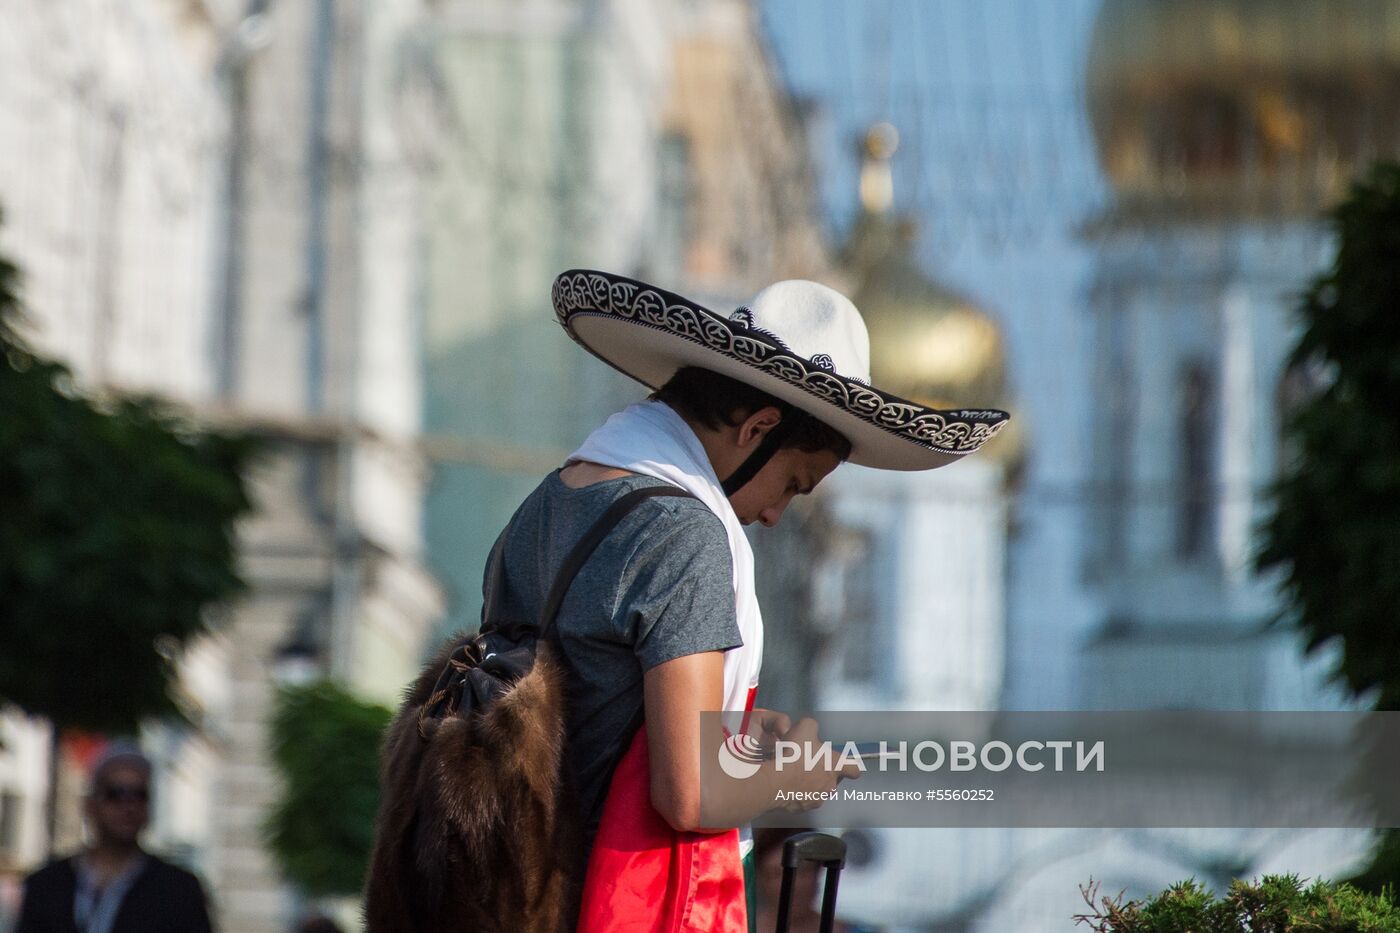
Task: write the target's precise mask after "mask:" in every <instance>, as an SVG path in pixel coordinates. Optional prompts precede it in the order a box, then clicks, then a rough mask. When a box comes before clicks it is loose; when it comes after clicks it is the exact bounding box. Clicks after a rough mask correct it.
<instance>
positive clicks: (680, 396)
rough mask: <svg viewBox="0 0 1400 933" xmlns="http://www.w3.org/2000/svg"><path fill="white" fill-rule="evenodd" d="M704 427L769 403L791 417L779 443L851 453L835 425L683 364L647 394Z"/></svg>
mask: <svg viewBox="0 0 1400 933" xmlns="http://www.w3.org/2000/svg"><path fill="white" fill-rule="evenodd" d="M649 397H650V398H652V399H654V400H655V401H658V402H665V403H666V404H667V405H670V406H671V407H672V408H674V409H675V410H676V411H678V412H680V413H681V414H682V415H685V416H686V417H688V418H691V419H692V420H694V421H698V422H700V423H701V424H703V425H704V426H705V427H707V428H712V429H717V428H719V427H721V426H722V425H727V426H729V427H731V428H732V427H735V426H737V425H739V424H741V423H743V420H744V419H745V418H747V417H748V416H749V415H751V414H753V413H754V412H756V411H758V410H759V409H760V408H767V407H768V406H770V405H771V406H773V407H775V408H777V409H778V410H779V411H781V412H782V413H783V420H785V421H787V420H788V419H791V422H790V423H791V424H792V430H791V433H789V434H788V436H787V438H786V439H784V441H783V447H784V448H787V447H796V448H797V449H798V450H804V451H807V452H809V453H810V452H813V451H818V450H829V451H831V452H832V453H834V454H836V456H837V457H839V458H840V459H842V460H845V459H846V458H847V457H849V456H850V455H851V442H850V441H848V440H846V438H845V437H844V436H843V435H842V434H841V432H839V431H837V430H836V429H835V428H833V427H831V426H830V425H828V424H826V423H825V422H822V421H819V420H818V419H816V418H815V417H813V416H812V415H809V414H807V413H806V412H805V411H803V410H802V409H800V408H795V407H793V406H792V405H789V404H788V403H787V402H784V401H782V400H781V399H777V398H774V397H773V396H771V395H769V394H768V393H767V392H764V391H763V390H762V389H756V388H754V387H753V386H751V385H748V384H747V383H743V382H740V381H739V380H737V379H731V378H729V377H728V376H722V375H720V374H719V373H717V372H712V371H711V370H708V369H701V368H700V367H698V366H683V367H681V368H680V369H678V370H676V374H675V375H674V376H672V377H671V378H670V379H668V380H667V381H666V384H665V385H664V386H662V387H661V388H659V389H657V390H656V391H655V392H653V393H651V395H650V396H649Z"/></svg>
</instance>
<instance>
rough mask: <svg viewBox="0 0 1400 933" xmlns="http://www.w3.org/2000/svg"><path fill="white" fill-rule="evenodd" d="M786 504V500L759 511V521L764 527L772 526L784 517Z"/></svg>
mask: <svg viewBox="0 0 1400 933" xmlns="http://www.w3.org/2000/svg"><path fill="white" fill-rule="evenodd" d="M786 506H787V503H786V502H781V503H779V504H778V505H770V506H768V508H766V509H764V510H763V511H761V512H759V513H758V523H759V524H760V525H762V526H763V527H764V528H772V527H773V526H774V525H776V524H778V519H780V518H782V517H783V509H784V508H785V507H786Z"/></svg>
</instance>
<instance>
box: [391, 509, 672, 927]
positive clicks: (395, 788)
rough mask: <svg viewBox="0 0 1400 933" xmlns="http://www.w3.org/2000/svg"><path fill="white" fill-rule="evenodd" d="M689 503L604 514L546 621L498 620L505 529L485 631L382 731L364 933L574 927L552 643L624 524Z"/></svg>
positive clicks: (438, 660)
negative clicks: (573, 595) (562, 616)
mask: <svg viewBox="0 0 1400 933" xmlns="http://www.w3.org/2000/svg"><path fill="white" fill-rule="evenodd" d="M688 495H689V493H687V492H685V491H683V490H680V489H677V488H675V487H672V486H648V487H645V488H643V489H638V490H634V491H632V492H630V493H628V494H627V495H625V496H623V497H622V498H620V499H618V500H617V501H616V502H614V503H613V504H612V505H611V506H609V507H608V509H607V510H606V511H605V512H604V513H603V515H602V516H601V517H600V518H599V519H598V520H597V522H595V523H594V524H593V526H592V527H590V528H589V529H588V531H587V532H585V533H584V535H583V537H582V538H581V539H580V540H579V541H578V543H577V544H576V545H575V546H574V547H573V549H572V550H571V551H570V552H569V555H568V557H567V558H566V559H565V561H564V564H563V566H562V567H561V568H560V570H559V572H558V574H557V575H556V576H555V578H554V581H553V583H552V585H551V586H550V589H549V593H548V597H547V598H546V600H545V604H544V609H543V611H542V613H541V618H540V619H539V620H529V619H511V618H503V617H501V615H500V613H499V611H498V609H499V606H500V603H501V601H502V600H501V598H500V597H501V594H502V593H503V591H504V582H505V571H504V567H503V566H502V564H503V557H502V554H503V552H504V550H505V549H504V546H503V545H504V539H505V535H506V533H504V532H503V533H502V537H501V540H500V541H498V542H497V546H496V547H495V548H493V549H492V557H491V566H490V568H489V569H488V574H487V577H488V584H487V587H486V594H485V605H484V607H483V610H482V620H483V621H482V625H481V629H480V631H479V632H478V633H477V634H475V635H465V636H459V637H456V638H454V639H452V640H451V641H449V642H448V643H447V644H445V645H444V646H443V647H442V649H440V650H439V651H438V653H437V656H436V657H435V658H434V659H433V660H432V661H430V662H429V663H428V665H427V666H426V667H425V668H424V669H423V672H422V674H421V675H420V676H419V677H418V679H417V681H416V682H415V683H414V684H413V685H412V687H411V688H410V689H409V691H408V693H407V695H406V696H405V698H404V701H403V703H402V705H401V706H400V708H399V711H398V713H397V715H396V716H395V719H394V722H393V723H392V724H391V725H390V727H389V729H388V731H387V733H386V734H385V740H384V745H383V748H382V751H381V772H380V774H381V778H380V787H381V798H380V804H379V813H378V816H377V817H376V820H375V838H374V846H373V850H372V852H371V857H370V868H369V875H368V879H367V882H366V888H365V924H366V927H365V928H366V931H367V933H447V931H452V933H457V931H468V930H470V931H483V933H495V931H501V933H505V931H522V933H536V931H539V933H556V931H560V930H565V929H569V928H571V927H572V925H573V922H574V919H575V917H576V916H577V912H578V898H579V892H580V888H581V883H582V876H583V869H584V866H583V865H582V864H580V861H581V859H580V854H581V848H582V845H581V843H582V839H583V833H582V829H581V819H580V814H579V812H578V808H577V805H576V802H575V800H574V798H573V795H572V793H571V791H570V788H569V787H568V782H567V781H566V780H565V779H564V775H563V770H564V769H563V760H564V728H565V703H564V697H565V678H564V667H563V664H562V662H561V661H560V659H559V657H558V653H557V649H556V648H555V645H554V644H553V642H552V641H551V640H550V637H549V636H550V635H551V634H552V629H553V625H554V622H555V619H556V617H557V615H558V613H559V607H560V606H561V605H562V604H563V602H564V597H565V596H566V595H567V594H568V591H569V586H570V584H572V583H573V580H574V577H575V576H576V575H577V574H578V571H579V570H580V568H582V566H583V565H584V563H586V562H587V560H588V558H589V556H591V555H592V553H593V551H594V550H595V549H596V548H597V546H598V544H599V543H600V542H601V541H602V540H603V538H605V537H606V536H607V535H608V533H609V532H610V531H611V530H612V529H613V528H614V527H615V526H616V525H617V523H618V522H619V521H621V520H622V518H623V517H624V516H625V515H627V513H629V512H631V511H632V509H633V508H635V507H636V506H637V505H639V504H640V503H641V502H642V501H644V500H646V499H651V498H655V497H657V496H688ZM508 531H509V529H507V532H508Z"/></svg>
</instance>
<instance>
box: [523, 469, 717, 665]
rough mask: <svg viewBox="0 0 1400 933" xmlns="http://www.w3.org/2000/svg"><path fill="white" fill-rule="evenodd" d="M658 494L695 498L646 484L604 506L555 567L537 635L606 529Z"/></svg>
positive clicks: (544, 629) (549, 624)
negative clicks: (557, 569) (604, 509)
mask: <svg viewBox="0 0 1400 933" xmlns="http://www.w3.org/2000/svg"><path fill="white" fill-rule="evenodd" d="M658 496H678V497H682V498H686V499H693V498H695V497H694V496H693V495H691V494H690V493H688V492H686V491H685V490H684V489H680V488H677V487H675V486H671V485H666V486H646V487H644V488H642V489H634V490H632V491H631V492H629V493H628V494H627V495H625V496H623V497H622V498H621V499H618V500H617V501H616V502H614V503H613V504H612V505H610V506H608V510H607V511H606V512H604V513H603V514H602V515H601V516H600V517H599V518H598V520H597V521H596V522H594V523H593V527H591V528H589V529H588V530H587V531H586V532H584V534H583V537H582V538H580V539H579V542H578V544H575V545H574V549H573V550H572V551H570V552H569V556H568V557H567V558H565V559H564V565H563V566H562V567H560V568H559V573H558V574H556V575H555V577H554V583H553V585H552V586H550V588H549V597H548V598H547V599H546V600H545V604H544V611H543V612H541V613H540V628H539V637H540V638H544V636H545V633H546V632H548V631H549V629H550V628H551V627H552V626H553V625H554V619H555V617H556V616H558V615H559V607H560V606H562V605H563V604H564V597H565V596H567V595H568V593H569V587H570V586H572V585H573V582H574V577H576V576H578V572H579V570H581V569H582V568H583V565H584V564H585V563H587V562H588V558H589V557H591V556H593V552H594V550H596V549H597V547H598V545H599V544H600V543H602V540H603V539H604V538H606V537H607V536H608V532H610V531H612V530H613V528H615V527H617V523H618V522H620V521H622V519H623V518H624V517H625V516H626V515H627V513H628V512H631V511H632V510H633V509H634V508H636V507H637V506H638V505H640V504H641V503H642V502H643V501H644V500H646V499H655V498H657V497H658Z"/></svg>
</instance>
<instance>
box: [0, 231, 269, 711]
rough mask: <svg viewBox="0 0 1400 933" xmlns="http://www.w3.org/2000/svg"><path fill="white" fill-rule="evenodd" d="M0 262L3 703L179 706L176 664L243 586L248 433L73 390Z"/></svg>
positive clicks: (38, 707) (150, 404)
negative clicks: (28, 321) (29, 324)
mask: <svg viewBox="0 0 1400 933" xmlns="http://www.w3.org/2000/svg"><path fill="white" fill-rule="evenodd" d="M17 280H18V274H17V271H16V269H15V267H14V266H13V265H12V264H11V263H9V262H7V261H5V260H3V259H2V258H0V699H3V700H4V701H8V702H10V703H13V704H15V705H17V706H19V707H20V708H22V709H24V710H26V711H28V712H30V713H34V714H38V715H42V716H46V717H48V718H49V719H51V720H52V721H54V722H55V723H56V724H57V725H59V726H61V727H77V728H83V729H90V730H96V731H104V732H124V731H131V730H132V729H133V728H134V727H135V726H136V724H137V723H138V721H139V720H140V719H141V718H143V717H146V716H151V715H160V714H165V713H171V712H175V707H174V704H173V703H172V701H171V692H170V689H169V688H170V686H171V679H172V676H173V674H174V671H173V666H172V663H173V660H174V658H175V657H177V656H178V652H179V650H180V649H181V648H182V647H183V646H184V645H185V644H186V643H188V642H189V641H190V640H191V639H192V638H194V637H195V636H196V635H198V634H200V633H201V632H203V631H204V630H205V627H206V610H207V609H208V607H209V606H210V605H211V604H213V603H217V602H219V601H222V600H225V599H227V598H229V597H230V596H232V595H233V594H235V593H237V592H238V591H239V589H240V588H241V586H242V583H241V581H240V579H239V577H238V574H237V571H236V568H235V539H234V524H235V522H236V520H237V519H238V518H239V517H240V516H241V515H243V514H244V513H245V512H246V511H248V509H249V499H248V495H247V492H246V490H245V487H244V482H243V479H242V472H243V469H244V468H245V466H246V465H247V463H248V461H249V458H250V457H251V456H252V452H253V448H252V444H251V442H250V441H249V440H247V439H245V438H242V437H237V436H231V435H225V434H220V433H213V432H207V431H198V430H195V429H193V428H192V427H190V426H189V425H187V424H185V423H184V422H182V421H181V420H180V419H178V418H176V417H174V416H172V415H171V414H170V413H169V412H167V411H166V410H164V409H163V408H162V407H161V406H160V405H159V404H158V403H156V402H154V401H152V400H145V399H121V400H117V401H113V402H111V403H105V402H104V403H97V402H94V401H91V400H89V399H86V398H83V397H82V396H80V395H79V394H78V393H77V392H76V390H75V389H74V387H73V379H72V377H71V375H70V373H69V372H68V370H67V369H65V368H64V367H63V366H62V365H60V364H58V363H55V362H52V361H50V360H46V359H44V358H43V357H41V356H39V355H38V354H37V353H35V352H33V351H31V350H30V349H29V348H28V347H27V346H26V345H25V344H24V343H23V342H22V340H21V339H20V337H19V334H18V326H17V325H18V320H19V313H20V312H19V302H18V299H17V295H16V289H17Z"/></svg>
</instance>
